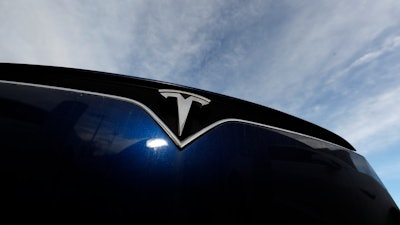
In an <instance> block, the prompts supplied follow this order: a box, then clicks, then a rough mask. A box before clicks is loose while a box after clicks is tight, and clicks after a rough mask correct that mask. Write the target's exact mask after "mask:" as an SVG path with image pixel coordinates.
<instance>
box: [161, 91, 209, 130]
mask: <svg viewBox="0 0 400 225" xmlns="http://www.w3.org/2000/svg"><path fill="white" fill-rule="evenodd" d="M159 92H160V94H161V95H162V96H164V97H165V98H168V97H174V98H176V102H177V104H178V120H179V127H178V128H179V129H178V132H179V136H181V135H182V131H183V128H184V127H185V123H186V119H187V117H188V115H189V111H190V107H191V106H192V102H198V103H200V104H201V105H202V106H204V105H207V104H208V103H210V101H211V100H210V99H208V98H205V97H203V96H200V95H196V94H193V93H189V92H185V91H178V90H172V89H160V90H159ZM184 96H188V97H186V98H185V97H184Z"/></svg>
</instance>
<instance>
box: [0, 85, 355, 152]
mask: <svg viewBox="0 0 400 225" xmlns="http://www.w3.org/2000/svg"><path fill="white" fill-rule="evenodd" d="M0 83H8V84H14V85H25V86H32V87H40V88H47V89H55V90H61V91H70V92H75V93H84V94H89V95H97V96H101V97H107V98H112V99H116V100H120V101H124V102H128V103H132V104H135V105H137V106H139V107H141V108H142V109H144V110H145V111H146V112H147V113H148V114H149V115H150V116H151V117H152V118H153V119H154V120H155V121H156V122H157V123H158V125H160V126H161V128H162V129H163V130H164V131H165V132H166V133H167V134H168V136H169V137H170V138H171V139H172V141H173V142H174V143H175V144H176V145H177V146H178V147H179V148H181V149H182V148H184V147H185V146H186V145H188V144H190V143H191V142H192V141H194V140H195V139H197V138H198V137H200V136H201V135H203V134H205V133H206V132H208V131H209V130H211V129H213V128H214V127H216V126H218V125H221V124H223V123H228V122H239V123H245V124H251V125H255V126H260V127H264V128H269V129H274V130H278V131H281V132H287V133H291V134H295V135H299V136H303V137H307V138H311V139H314V140H317V141H321V142H325V143H327V144H331V145H335V146H338V147H340V148H343V149H346V150H350V149H348V148H346V147H344V146H341V145H338V144H335V143H332V142H329V141H325V140H323V139H319V138H316V137H313V136H309V135H306V134H302V133H298V132H295V131H291V130H286V129H282V128H279V127H274V126H270V125H266V124H262V123H257V122H253V121H248V120H242V119H236V118H226V119H222V120H218V121H216V122H214V123H212V124H210V125H208V126H206V127H205V128H203V129H201V130H200V131H198V132H196V133H194V134H193V135H191V136H189V137H187V138H185V139H184V140H182V141H180V140H179V139H178V137H176V136H175V134H174V133H173V132H172V131H171V130H170V129H169V128H168V126H167V125H166V124H164V122H163V121H162V120H161V119H160V118H159V117H158V116H157V115H156V114H155V113H154V112H153V111H152V110H151V109H150V108H148V107H147V106H146V105H144V104H143V103H141V102H138V101H136V100H133V99H130V98H126V97H121V96H117V95H109V94H104V93H98V92H91V91H84V90H78V89H72V88H63V87H57V86H49V85H42V84H32V83H25V82H16V81H5V80H0Z"/></svg>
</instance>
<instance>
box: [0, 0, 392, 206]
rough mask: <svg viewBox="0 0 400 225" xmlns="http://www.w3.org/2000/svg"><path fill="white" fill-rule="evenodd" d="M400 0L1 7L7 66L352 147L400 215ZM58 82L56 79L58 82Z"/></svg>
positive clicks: (50, 2)
mask: <svg viewBox="0 0 400 225" xmlns="http://www.w3.org/2000/svg"><path fill="white" fill-rule="evenodd" d="M399 15H400V1H398V0H379V1H376V0H363V1H361V0H352V1H348V0H339V1H331V0H305V1H296V0H290V1H289V0H288V1H286V0H279V1H278V0H276V1H267V0H260V1H257V0H254V1H251V0H250V1H239V0H238V1H235V0H230V1H225V0H202V1H189V0H188V1H183V0H176V1H167V0H164V1H162V0H157V1H156V0H134V1H128V0H121V1H94V0H88V1H75V0H71V1H55V0H36V1H28V0H26V1H25V0H2V1H0V62H15V63H29V64H41V65H54V66H64V67H74V68H82V69H90V70H98V71H105V72H112V73H120V74H126V75H132V76H137V77H144V78H151V79H156V80H161V81H167V82H172V83H177V84H181V85H186V86H189V87H195V88H200V89H204V90H208V91H213V92H217V93H222V94H225V95H229V96H233V97H238V98H241V99H245V100H248V101H251V102H255V103H258V104H261V105H265V106H268V107H272V108H275V109H278V110H280V111H283V112H286V113H289V114H292V115H295V116H297V117H300V118H302V119H305V120H308V121H310V122H313V123H315V124H318V125H320V126H322V127H325V128H327V129H329V130H332V131H333V132H335V133H337V134H339V135H340V136H342V137H343V138H345V139H347V140H348V141H349V142H350V143H351V144H352V145H353V146H354V147H355V148H356V149H357V151H358V153H360V154H361V155H363V156H365V157H366V158H367V160H368V161H369V162H370V163H371V165H372V166H373V167H374V169H375V170H376V172H377V173H378V175H379V176H380V177H381V179H382V181H383V183H384V184H385V186H386V187H387V189H388V190H389V192H390V193H391V194H392V197H393V198H394V200H395V201H396V203H397V204H398V205H399V206H400V135H399V131H400V20H399ZM55 76H56V74H55Z"/></svg>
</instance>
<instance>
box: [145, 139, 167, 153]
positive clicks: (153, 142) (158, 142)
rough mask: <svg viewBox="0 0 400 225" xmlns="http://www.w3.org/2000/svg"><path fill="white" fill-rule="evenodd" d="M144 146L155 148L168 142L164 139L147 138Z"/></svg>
mask: <svg viewBox="0 0 400 225" xmlns="http://www.w3.org/2000/svg"><path fill="white" fill-rule="evenodd" d="M146 146H147V147H148V148H153V149H154V150H156V148H159V147H164V146H168V143H167V141H166V140H164V139H161V138H154V139H149V140H147V141H146Z"/></svg>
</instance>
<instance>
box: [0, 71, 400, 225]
mask: <svg viewBox="0 0 400 225" xmlns="http://www.w3.org/2000/svg"><path fill="white" fill-rule="evenodd" d="M0 68H1V75H0V108H1V110H0V128H1V131H0V132H1V133H0V139H1V146H2V148H1V150H2V154H1V157H0V160H1V163H0V165H1V168H0V169H1V170H0V173H1V179H2V184H1V187H0V190H1V195H2V197H1V204H2V210H1V213H0V215H1V216H2V218H13V219H14V220H18V219H21V218H29V219H31V220H32V221H33V220H49V218H53V217H55V218H58V220H60V219H63V218H65V219H67V218H68V219H73V220H78V219H79V220H81V219H87V220H89V221H92V222H101V221H106V220H109V219H111V220H113V221H114V222H117V221H124V222H128V223H135V222H137V223H139V221H144V222H143V223H145V224H165V223H170V222H171V223H174V224H183V223H185V224H190V223H202V224H217V223H218V224H271V223H273V224H298V223H305V224H374V225H377V224H399V221H400V220H399V209H398V206H397V205H396V204H395V202H394V201H393V199H392V198H391V196H390V194H389V193H388V191H387V190H386V189H385V187H384V185H383V184H382V182H381V181H380V179H379V177H378V176H377V175H376V174H375V172H374V170H373V169H372V168H371V167H370V165H369V164H368V162H367V161H366V160H365V158H364V157H363V156H361V155H359V154H357V153H356V150H355V149H354V148H353V146H352V145H351V144H349V143H348V142H347V141H346V140H345V139H343V138H341V137H339V136H338V135H336V134H334V133H332V132H330V131H328V130H326V129H324V128H321V127H319V126H317V125H315V124H312V123H309V122H307V121H304V120H301V119H299V118H296V117H293V116H291V115H288V114H285V113H283V112H280V111H277V110H274V109H271V108H267V107H264V106H261V105H257V104H254V103H250V102H247V101H243V100H239V99H235V98H231V97H228V96H224V95H220V94H216V93H211V92H206V91H202V90H198V89H193V88H188V87H184V86H179V85H174V84H169V83H164V82H157V81H154V80H146V79H141V78H135V77H131V76H125V75H118V74H110V73H103V72H96V71H88V70H79V69H72V68H61V67H50V66H38V65H23V64H7V63H3V64H1V65H0Z"/></svg>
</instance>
